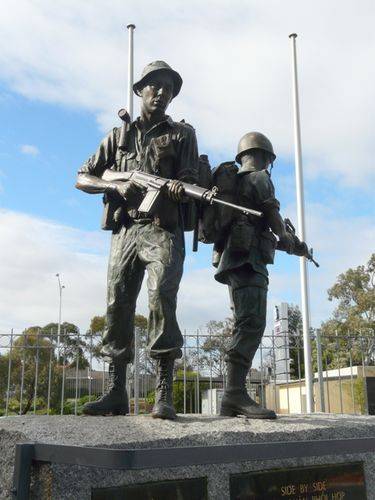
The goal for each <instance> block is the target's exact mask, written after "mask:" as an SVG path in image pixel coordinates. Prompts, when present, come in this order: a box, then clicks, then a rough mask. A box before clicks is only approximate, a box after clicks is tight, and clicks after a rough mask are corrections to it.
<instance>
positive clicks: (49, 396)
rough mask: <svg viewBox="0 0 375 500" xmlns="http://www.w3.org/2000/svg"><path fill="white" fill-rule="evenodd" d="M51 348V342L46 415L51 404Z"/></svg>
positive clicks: (51, 347)
mask: <svg viewBox="0 0 375 500" xmlns="http://www.w3.org/2000/svg"><path fill="white" fill-rule="evenodd" d="M51 342H52V341H51ZM52 350H53V346H52V343H51V344H50V347H49V363H48V388H47V415H49V412H50V406H51V377H52Z"/></svg>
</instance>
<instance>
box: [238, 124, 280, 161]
mask: <svg viewBox="0 0 375 500" xmlns="http://www.w3.org/2000/svg"><path fill="white" fill-rule="evenodd" d="M250 149H263V151H267V153H269V154H270V155H271V162H274V161H275V159H276V155H275V153H274V151H273V147H272V144H271V141H270V140H269V139H268V138H267V137H266V136H265V135H264V134H261V133H260V132H248V133H247V134H245V135H244V136H243V137H241V139H240V142H239V143H238V149H237V156H236V162H237V163H240V160H241V156H242V155H243V153H246V151H249V150H250Z"/></svg>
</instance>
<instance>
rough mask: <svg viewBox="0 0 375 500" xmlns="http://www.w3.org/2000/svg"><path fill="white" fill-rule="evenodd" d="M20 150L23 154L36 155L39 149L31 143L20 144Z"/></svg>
mask: <svg viewBox="0 0 375 500" xmlns="http://www.w3.org/2000/svg"><path fill="white" fill-rule="evenodd" d="M20 150H21V153H23V154H25V155H30V156H37V155H38V154H39V149H38V148H37V147H36V146H33V145H32V144H22V145H21V147H20Z"/></svg>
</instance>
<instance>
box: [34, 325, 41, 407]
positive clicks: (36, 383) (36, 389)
mask: <svg viewBox="0 0 375 500" xmlns="http://www.w3.org/2000/svg"><path fill="white" fill-rule="evenodd" d="M39 334H40V330H38V331H37V332H36V354H35V378H34V415H35V414H36V398H37V395H38V376H39Z"/></svg>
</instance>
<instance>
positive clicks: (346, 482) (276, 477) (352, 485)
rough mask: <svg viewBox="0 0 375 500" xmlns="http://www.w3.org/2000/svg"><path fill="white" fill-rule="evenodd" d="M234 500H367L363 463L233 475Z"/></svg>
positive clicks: (232, 497) (231, 486) (231, 479)
mask: <svg viewBox="0 0 375 500" xmlns="http://www.w3.org/2000/svg"><path fill="white" fill-rule="evenodd" d="M230 498H231V500H277V499H284V500H365V499H366V498H367V496H366V486H365V478H364V473H363V464H362V463H358V462H356V463H349V464H338V465H317V466H313V467H298V468H291V469H277V470H271V471H265V472H250V473H246V474H232V475H231V476H230Z"/></svg>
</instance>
